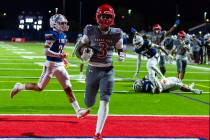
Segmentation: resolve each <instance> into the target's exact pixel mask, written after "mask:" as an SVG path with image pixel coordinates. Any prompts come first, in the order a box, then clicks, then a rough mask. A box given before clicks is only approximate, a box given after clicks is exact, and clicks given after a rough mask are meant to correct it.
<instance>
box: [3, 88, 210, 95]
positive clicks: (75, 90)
mask: <svg viewBox="0 0 210 140" xmlns="http://www.w3.org/2000/svg"><path fill="white" fill-rule="evenodd" d="M10 90H11V89H0V91H10ZM23 91H27V90H23ZM44 91H47V92H63V90H61V89H45V90H44ZM73 91H74V92H85V90H79V89H74V90H73ZM113 92H114V93H128V94H132V93H133V92H134V91H127V90H115V91H113ZM129 92H132V93H129ZM173 93H191V92H182V91H173ZM209 93H210V92H205V91H204V92H202V94H209ZM137 94H141V93H137ZM148 94H149V93H148ZM161 94H169V93H161Z"/></svg>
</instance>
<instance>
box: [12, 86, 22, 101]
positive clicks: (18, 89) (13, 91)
mask: <svg viewBox="0 0 210 140" xmlns="http://www.w3.org/2000/svg"><path fill="white" fill-rule="evenodd" d="M20 85H21V83H16V84H15V86H14V87H13V89H12V90H11V92H10V97H11V98H13V97H14V96H15V95H16V94H18V92H19V91H21V89H20V88H19V87H20Z"/></svg>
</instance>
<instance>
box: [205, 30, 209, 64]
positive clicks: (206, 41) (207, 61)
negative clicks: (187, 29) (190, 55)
mask: <svg viewBox="0 0 210 140" xmlns="http://www.w3.org/2000/svg"><path fill="white" fill-rule="evenodd" d="M203 38H204V46H205V56H206V64H210V33H207V34H205V35H204V37H203Z"/></svg>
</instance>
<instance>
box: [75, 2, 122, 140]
mask: <svg viewBox="0 0 210 140" xmlns="http://www.w3.org/2000/svg"><path fill="white" fill-rule="evenodd" d="M114 19H115V12H114V9H113V8H112V7H111V6H110V5H108V4H103V5H101V6H99V7H98V9H97V11H96V21H97V23H98V25H87V26H86V27H85V28H84V35H83V37H82V39H81V41H80V42H79V43H77V46H76V48H77V51H76V55H77V56H78V57H79V58H80V59H82V60H84V61H88V67H87V70H86V89H85V104H86V105H87V107H88V108H92V107H93V105H94V104H95V102H96V95H97V93H98V90H99V89H100V103H99V109H98V119H97V124H96V131H95V136H94V138H95V139H96V140H101V139H102V136H101V133H102V129H103V127H104V124H105V121H106V118H107V116H108V111H109V101H110V97H111V95H112V92H113V86H114V70H113V62H112V56H113V52H114V51H115V50H116V51H117V52H118V55H119V61H123V60H124V59H125V53H124V50H123V34H122V30H121V29H120V28H114V27H110V26H112V25H114ZM83 48H84V49H83Z"/></svg>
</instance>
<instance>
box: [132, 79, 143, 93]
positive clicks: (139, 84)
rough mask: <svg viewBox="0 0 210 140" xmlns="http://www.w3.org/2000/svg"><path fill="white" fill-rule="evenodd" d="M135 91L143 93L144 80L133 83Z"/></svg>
mask: <svg viewBox="0 0 210 140" xmlns="http://www.w3.org/2000/svg"><path fill="white" fill-rule="evenodd" d="M133 90H134V91H135V92H142V91H143V81H142V80H136V81H135V82H134V83H133Z"/></svg>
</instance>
